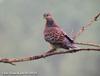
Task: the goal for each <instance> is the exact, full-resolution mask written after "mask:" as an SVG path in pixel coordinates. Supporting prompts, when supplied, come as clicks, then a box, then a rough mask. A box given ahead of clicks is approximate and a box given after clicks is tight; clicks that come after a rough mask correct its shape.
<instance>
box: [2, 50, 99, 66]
mask: <svg viewBox="0 0 100 76" xmlns="http://www.w3.org/2000/svg"><path fill="white" fill-rule="evenodd" d="M78 51H100V48H83V49H72V50H66V51H55V52H49V53H43V54H40V55H36V56H30V57H22V58H1V59H0V62H2V63H9V64H12V65H15V64H14V63H15V62H24V61H32V60H38V59H41V58H46V57H48V56H52V55H59V54H67V53H75V52H78Z"/></svg>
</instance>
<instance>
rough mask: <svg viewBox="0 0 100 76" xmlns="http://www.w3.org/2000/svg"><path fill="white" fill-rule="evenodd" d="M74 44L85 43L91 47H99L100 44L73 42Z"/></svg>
mask: <svg viewBox="0 0 100 76" xmlns="http://www.w3.org/2000/svg"><path fill="white" fill-rule="evenodd" d="M75 44H78V45H86V46H93V47H98V48H100V45H98V44H94V43H83V42H75Z"/></svg>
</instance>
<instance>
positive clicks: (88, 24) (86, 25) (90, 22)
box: [73, 13, 100, 40]
mask: <svg viewBox="0 0 100 76" xmlns="http://www.w3.org/2000/svg"><path fill="white" fill-rule="evenodd" d="M99 16H100V13H98V14H97V15H96V16H94V17H93V18H91V19H90V20H89V21H88V22H87V23H86V24H85V25H84V26H82V27H81V29H80V30H79V32H77V33H76V34H75V36H74V37H73V39H74V40H75V39H76V38H77V37H78V36H80V35H81V33H82V32H84V31H85V30H86V29H87V28H88V27H89V26H91V25H92V24H93V23H94V22H95V21H97V19H98V17H99Z"/></svg>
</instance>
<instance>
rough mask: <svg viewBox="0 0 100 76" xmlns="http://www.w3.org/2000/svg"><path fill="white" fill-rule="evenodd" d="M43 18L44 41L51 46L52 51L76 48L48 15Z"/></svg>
mask: <svg viewBox="0 0 100 76" xmlns="http://www.w3.org/2000/svg"><path fill="white" fill-rule="evenodd" d="M43 16H44V18H45V20H46V23H45V29H44V39H45V40H46V41H47V42H48V43H50V44H51V45H52V48H53V49H57V48H63V49H70V48H72V49H73V48H76V46H75V45H74V41H73V40H72V39H71V38H69V37H68V36H67V34H66V33H65V32H64V31H63V30H62V29H61V28H60V27H59V25H57V24H56V22H55V21H54V19H53V17H52V15H51V14H50V13H45V14H44V15H43Z"/></svg>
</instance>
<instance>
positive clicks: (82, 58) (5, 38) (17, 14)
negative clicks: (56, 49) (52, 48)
mask: <svg viewBox="0 0 100 76" xmlns="http://www.w3.org/2000/svg"><path fill="white" fill-rule="evenodd" d="M45 12H50V13H52V15H53V16H54V18H55V20H56V22H57V23H58V24H59V25H60V27H61V28H63V29H64V31H66V32H67V34H68V35H69V36H70V37H72V36H73V35H72V34H74V33H75V32H77V31H78V30H79V28H80V27H81V26H82V25H84V24H85V23H86V22H87V21H88V20H89V19H90V18H91V17H93V16H94V15H96V14H97V13H98V12H100V0H0V57H1V58H5V57H7V58H12V57H25V56H33V55H37V54H41V53H43V52H45V51H46V50H48V49H49V46H48V43H46V42H45V40H44V39H43V30H44V24H45V20H44V19H43V16H42V15H43V13H45ZM99 25H100V18H99V20H98V21H97V22H95V23H94V24H93V26H91V27H89V29H88V30H86V31H85V32H84V33H82V35H81V36H80V37H78V38H77V41H80V42H94V43H98V44H100V34H99V32H100V26H99ZM2 72H37V73H38V76H100V52H78V53H75V54H65V55H59V56H52V57H48V58H45V59H40V60H36V61H29V62H21V63H17V65H16V66H12V65H10V64H4V63H0V73H2ZM0 76H1V75H0Z"/></svg>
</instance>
